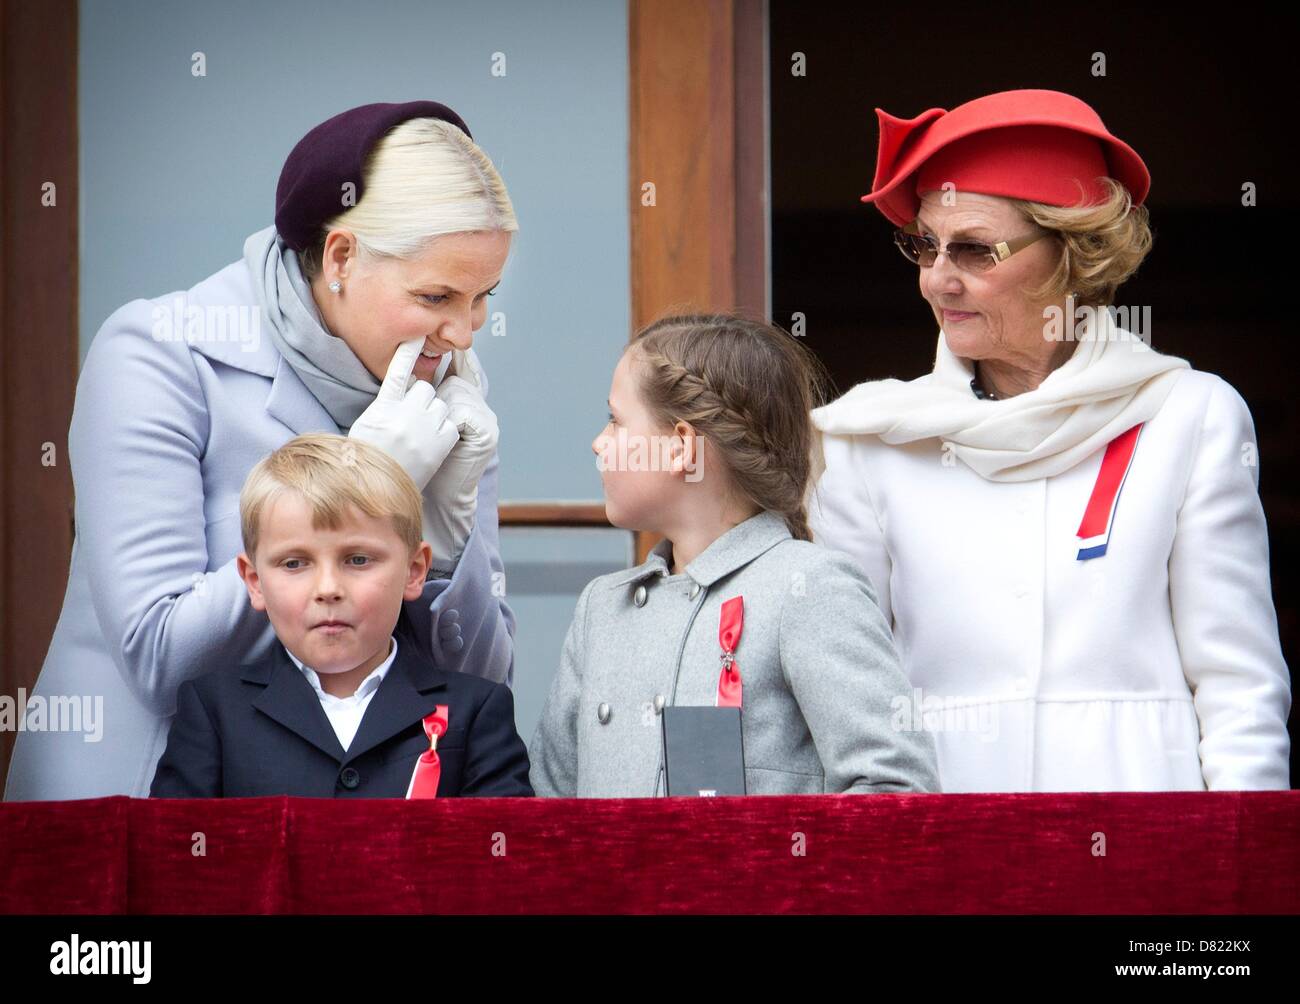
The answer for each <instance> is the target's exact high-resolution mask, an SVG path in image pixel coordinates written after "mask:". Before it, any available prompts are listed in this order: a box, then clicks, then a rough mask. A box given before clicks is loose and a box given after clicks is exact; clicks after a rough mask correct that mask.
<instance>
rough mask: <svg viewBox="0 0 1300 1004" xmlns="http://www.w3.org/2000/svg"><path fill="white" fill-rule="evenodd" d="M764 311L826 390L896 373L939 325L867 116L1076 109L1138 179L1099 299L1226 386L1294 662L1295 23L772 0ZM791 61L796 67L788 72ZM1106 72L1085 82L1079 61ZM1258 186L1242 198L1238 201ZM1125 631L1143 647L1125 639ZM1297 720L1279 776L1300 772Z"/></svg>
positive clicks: (1297, 499) (1256, 17)
mask: <svg viewBox="0 0 1300 1004" xmlns="http://www.w3.org/2000/svg"><path fill="white" fill-rule="evenodd" d="M770 9H771V35H770V53H771V110H772V111H771V114H772V120H771V137H772V150H771V156H772V161H771V171H772V284H773V285H772V312H773V319H774V320H775V321H776V323H778V324H780V325H781V326H783V327H787V328H788V327H789V326H790V323H791V315H792V314H793V313H794V312H796V311H801V312H802V313H803V314H804V315H805V317H806V318H807V329H806V341H807V344H808V346H809V347H810V348H811V349H813V350H814V351H815V352H816V353H817V354H818V355H819V357H820V358H821V359H822V360H823V362H825V364H826V365H827V367H828V369H829V371H830V373H831V376H832V378H833V379H834V382H835V385H836V386H835V391H836V393H837V394H838V393H843V392H844V391H845V390H847V389H848V388H849V387H851V386H853V385H854V384H855V383H857V382H859V381H861V380H868V379H879V378H882V377H889V376H894V377H899V378H902V379H911V378H912V377H916V376H919V375H921V374H922V373H925V372H928V371H929V370H930V369H931V367H932V365H933V354H934V339H935V336H936V334H937V331H936V329H935V326H934V320H933V317H932V315H931V313H930V310H929V307H928V306H927V305H926V304H925V302H924V301H923V300H922V299H921V297H920V293H919V291H918V289H917V284H916V267H915V266H914V265H911V264H909V263H908V262H907V261H906V260H904V258H903V257H902V256H901V255H900V254H899V253H898V251H897V249H895V248H894V246H893V244H892V242H891V240H890V233H891V226H890V224H889V222H888V221H887V220H886V219H885V218H884V217H883V216H882V215H881V214H880V213H879V212H878V211H877V210H876V209H875V208H874V207H872V206H869V205H866V204H864V203H862V202H859V201H858V200H859V196H861V195H862V194H863V193H865V192H867V191H869V190H870V188H871V180H872V176H873V174H874V169H875V153H876V142H877V131H876V116H875V111H874V109H875V108H876V107H877V106H878V107H881V108H884V109H885V110H887V111H889V112H890V113H891V114H894V115H897V116H900V117H904V118H911V117H913V116H915V115H918V114H920V113H921V112H922V111H924V110H925V109H927V108H932V107H939V108H948V109H952V108H954V107H956V106H957V105H959V104H961V103H963V102H965V101H969V100H970V99H972V98H975V97H979V96H980V95H982V94H988V93H991V92H994V91H1002V90H1012V89H1015V88H1021V87H1043V88H1050V89H1053V90H1060V91H1066V92H1068V93H1070V94H1074V95H1076V96H1078V97H1079V98H1081V99H1083V100H1084V101H1087V102H1088V103H1089V104H1090V105H1092V106H1093V108H1095V109H1096V110H1097V111H1098V113H1099V114H1100V115H1101V117H1102V121H1104V122H1105V123H1106V126H1107V127H1108V128H1109V129H1110V131H1111V132H1112V133H1114V134H1115V135H1116V136H1118V137H1119V138H1121V139H1123V140H1124V141H1125V142H1127V143H1128V144H1129V145H1130V146H1132V147H1133V148H1134V149H1135V150H1137V151H1138V153H1139V154H1140V155H1141V156H1142V158H1143V160H1145V161H1146V164H1147V167H1148V168H1149V170H1150V172H1151V178H1152V185H1151V193H1150V195H1149V197H1148V199H1147V203H1146V205H1147V206H1148V208H1149V210H1150V213H1151V222H1152V228H1153V230H1154V232H1155V244H1154V247H1153V250H1152V252H1151V254H1150V256H1149V257H1148V258H1147V260H1146V262H1145V263H1144V264H1143V266H1142V268H1141V269H1140V270H1139V272H1138V274H1137V275H1136V276H1135V277H1134V278H1133V279H1131V280H1130V281H1129V282H1128V283H1126V284H1125V285H1124V286H1123V287H1121V289H1120V291H1119V295H1118V297H1117V298H1116V304H1115V305H1116V306H1121V305H1129V306H1133V307H1138V306H1149V307H1150V308H1151V321H1152V345H1153V346H1154V347H1155V348H1156V349H1158V350H1160V351H1162V352H1167V353H1171V354H1173V355H1177V356H1182V357H1183V358H1185V359H1187V360H1188V361H1189V362H1190V363H1191V364H1192V365H1193V366H1194V367H1196V368H1197V369H1202V370H1209V371H1211V372H1214V373H1217V374H1219V375H1220V376H1222V377H1223V378H1224V379H1225V380H1227V381H1228V382H1229V383H1231V384H1232V385H1233V386H1234V387H1236V388H1237V390H1238V391H1239V392H1240V393H1241V395H1242V396H1243V397H1244V398H1245V399H1246V402H1247V403H1248V405H1249V406H1250V409H1251V412H1252V414H1253V416H1254V420H1255V428H1256V434H1257V437H1258V440H1259V450H1260V494H1261V497H1262V499H1263V504H1264V511H1265V513H1266V514H1267V517H1268V524H1269V540H1270V551H1271V564H1272V582H1273V595H1274V600H1275V603H1276V606H1277V613H1278V620H1279V627H1280V630H1281V636H1282V650H1283V654H1284V655H1285V656H1286V659H1287V664H1288V665H1289V666H1292V665H1294V660H1295V655H1296V653H1297V644H1298V643H1300V639H1298V638H1297V574H1296V571H1295V568H1296V560H1295V559H1296V557H1297V544H1298V543H1300V492H1298V491H1297V487H1298V486H1300V477H1298V475H1300V471H1298V470H1297V466H1298V462H1300V450H1297V437H1300V410H1298V409H1297V406H1296V398H1297V391H1296V388H1295V375H1296V369H1297V366H1296V361H1295V359H1296V357H1295V354H1294V353H1295V347H1294V344H1293V342H1294V337H1295V335H1294V332H1295V328H1296V321H1297V317H1300V283H1298V282H1297V272H1298V269H1297V264H1296V260H1295V257H1294V255H1293V254H1292V252H1291V250H1290V249H1291V248H1292V247H1293V245H1292V240H1293V236H1294V234H1295V226H1294V224H1295V223H1296V220H1297V192H1296V185H1295V171H1294V168H1292V169H1291V170H1287V168H1288V167H1289V166H1290V165H1289V163H1288V161H1287V160H1286V153H1287V152H1288V146H1289V145H1290V143H1289V139H1288V135H1287V134H1288V133H1289V132H1290V130H1291V128H1292V124H1293V122H1294V114H1293V112H1292V110H1291V107H1290V100H1291V98H1292V95H1293V94H1294V93H1295V87H1294V70H1295V63H1296V58H1295V55H1294V47H1293V43H1292V39H1293V38H1294V27H1295V25H1294V19H1293V18H1286V19H1277V18H1276V15H1274V14H1262V13H1259V12H1256V11H1252V10H1251V9H1250V8H1248V7H1234V8H1233V10H1232V12H1231V14H1227V15H1225V14H1223V13H1222V12H1221V13H1220V16H1218V17H1215V18H1214V19H1212V20H1211V19H1209V18H1205V17H1203V16H1198V15H1196V14H1192V13H1189V10H1190V9H1189V8H1186V7H1183V8H1167V9H1164V10H1149V11H1142V10H1136V9H1134V8H1133V7H1131V6H1124V7H1118V6H1113V7H1108V6H1107V5H1105V4H1095V3H1090V4H1088V5H1087V6H1086V7H1085V8H1077V7H1076V8H1069V7H1064V6H1063V7H1060V8H1055V9H1044V8H1033V9H1030V8H1026V9H1023V10H1019V9H1016V8H1014V7H1007V6H1004V5H997V6H988V5H984V6H975V7H966V8H954V9H952V10H948V9H945V8H944V7H942V6H939V7H936V6H935V5H933V4H925V5H912V6H907V5H903V6H901V7H900V6H898V5H891V6H888V7H886V6H883V5H875V4H873V5H870V7H867V6H866V5H863V6H862V7H861V8H857V7H851V6H849V5H842V4H825V5H812V4H808V3H797V2H792V0H771V8H770ZM796 52H802V53H804V54H805V56H806V61H807V76H805V77H795V76H793V75H792V74H791V65H792V62H791V60H792V55H793V54H794V53H796ZM1095 52H1102V53H1104V54H1105V56H1106V75H1105V76H1104V77H1095V76H1093V75H1092V66H1093V55H1092V54H1093V53H1095ZM1248 181H1249V182H1254V183H1255V185H1256V197H1257V205H1256V206H1255V207H1253V208H1247V207H1243V206H1242V204H1241V197H1242V185H1243V184H1244V183H1245V182H1248ZM1135 643H1139V642H1138V641H1137V640H1136V639H1135ZM1296 728H1297V716H1296V715H1295V713H1294V712H1293V713H1292V716H1291V721H1290V729H1291V735H1292V765H1291V776H1292V778H1293V781H1292V784H1293V786H1294V784H1295V781H1294V779H1295V778H1296V776H1297V771H1296V763H1297V745H1298V744H1297V742H1296Z"/></svg>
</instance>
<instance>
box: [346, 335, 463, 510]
mask: <svg viewBox="0 0 1300 1004" xmlns="http://www.w3.org/2000/svg"><path fill="white" fill-rule="evenodd" d="M422 348H424V338H423V336H421V337H420V338H412V339H411V340H410V341H408V342H403V343H402V344H401V345H399V346H398V347H397V351H396V352H395V353H393V361H392V362H391V363H389V364H388V372H387V373H386V374H384V382H383V383H382V384H381V385H380V387H379V393H378V394H377V395H376V396H375V399H374V401H372V402H371V403H370V406H369V407H368V408H366V410H365V411H363V412H362V413H361V415H360V416H359V417H358V418H357V420H356V422H354V423H353V425H352V428H350V429H349V430H348V437H349V438H350V439H359V440H361V441H362V442H364V443H370V444H371V445H373V446H378V447H379V448H380V449H381V450H383V451H384V452H385V453H387V454H388V455H389V456H390V457H392V458H393V459H394V460H396V461H397V462H398V463H399V464H401V465H402V469H403V470H404V471H406V473H407V474H409V475H410V476H411V480H412V481H414V482H415V487H416V490H418V491H423V490H424V486H425V485H427V484H428V483H429V479H430V478H432V477H433V474H434V472H435V471H436V470H438V468H439V467H441V466H442V464H443V462H444V461H445V460H446V458H447V455H448V454H449V453H451V451H452V448H453V447H454V446H455V445H456V440H457V438H458V437H459V434H458V433H457V431H456V426H455V424H454V423H453V421H452V416H451V414H450V408H449V407H448V403H447V402H446V401H441V400H439V399H438V397H437V395H436V393H435V392H434V389H433V385H432V384H431V383H429V382H428V381H426V380H414V381H413V380H412V379H411V371H412V370H413V369H414V368H415V361H416V360H417V359H419V358H420V350H421V349H422ZM408 384H410V385H411V387H410V389H409V390H408V389H407V385H408Z"/></svg>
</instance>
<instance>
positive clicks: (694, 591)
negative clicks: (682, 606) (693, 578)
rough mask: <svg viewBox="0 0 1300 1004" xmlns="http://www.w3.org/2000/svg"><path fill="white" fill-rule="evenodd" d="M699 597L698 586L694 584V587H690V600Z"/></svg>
mask: <svg viewBox="0 0 1300 1004" xmlns="http://www.w3.org/2000/svg"><path fill="white" fill-rule="evenodd" d="M699 595H700V584H699V583H698V582H696V583H695V584H694V585H692V586H691V599H695V597H697V596H699Z"/></svg>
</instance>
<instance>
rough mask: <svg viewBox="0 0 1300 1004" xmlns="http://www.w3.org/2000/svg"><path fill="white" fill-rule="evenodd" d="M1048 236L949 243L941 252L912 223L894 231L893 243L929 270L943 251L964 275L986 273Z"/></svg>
mask: <svg viewBox="0 0 1300 1004" xmlns="http://www.w3.org/2000/svg"><path fill="white" fill-rule="evenodd" d="M1047 235H1048V232H1047V231H1045V230H1044V231H1042V232H1040V233H1037V234H1032V235H1030V236H1028V237H1017V238H1016V239H1015V240H1013V241H998V242H997V243H995V244H985V243H984V242H983V241H950V242H949V243H948V246H947V247H946V248H942V249H940V247H939V245H938V244H937V243H936V242H935V240H934V238H933V237H929V236H926V235H924V234H919V233H917V232H916V221H915V220H913V221H912V222H911V223H909V224H908V225H907V226H905V227H903V228H902V229H901V230H895V231H894V243H895V244H896V245H898V250H900V251H902V252H903V257H904V258H906V259H907V260H908V261H910V262H911V263H912V264H913V265H920V266H921V268H929V267H930V266H931V265H933V264H934V263H935V260H936V259H937V258H938V257H939V253H940V251H941V250H942V252H943V253H944V254H946V255H947V256H948V260H949V261H951V262H952V263H953V264H954V265H956V266H957V267H958V268H959V269H961V270H962V271H963V272H987V271H988V270H989V269H991V268H992V267H993V266H994V265H996V264H997V263H998V262H1000V261H1006V260H1007V259H1008V258H1010V257H1011V256H1012V255H1013V254H1015V253H1016V252H1017V251H1023V250H1024V249H1025V248H1027V247H1029V245H1030V244H1033V243H1034V242H1035V241H1040V240H1042V239H1043V238H1044V237H1046V236H1047Z"/></svg>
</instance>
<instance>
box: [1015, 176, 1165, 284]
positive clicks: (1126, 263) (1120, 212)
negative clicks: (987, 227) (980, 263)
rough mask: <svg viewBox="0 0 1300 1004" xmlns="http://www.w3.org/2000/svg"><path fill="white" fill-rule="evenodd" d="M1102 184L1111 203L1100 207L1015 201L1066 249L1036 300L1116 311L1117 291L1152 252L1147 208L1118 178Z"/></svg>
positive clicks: (1062, 250) (1021, 210)
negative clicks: (1068, 299)
mask: <svg viewBox="0 0 1300 1004" xmlns="http://www.w3.org/2000/svg"><path fill="white" fill-rule="evenodd" d="M1101 182H1102V184H1104V185H1105V186H1106V190H1107V192H1108V193H1109V197H1108V198H1107V199H1105V201H1103V202H1100V203H1097V204H1095V205H1086V206H1049V205H1046V204H1045V203H1042V202H1027V201H1025V200H1023V199H1010V200H1009V201H1010V202H1011V204H1012V205H1013V206H1015V207H1016V208H1017V209H1019V210H1020V212H1022V213H1023V214H1024V215H1025V216H1026V217H1027V218H1028V219H1030V220H1032V221H1033V222H1035V223H1037V224H1038V225H1039V226H1041V227H1045V228H1046V229H1048V230H1049V231H1051V233H1052V236H1053V237H1054V238H1055V239H1056V242H1057V244H1058V245H1059V246H1060V249H1061V253H1060V257H1059V258H1058V260H1057V263H1056V269H1055V271H1053V273H1052V275H1051V277H1050V278H1049V279H1048V280H1047V281H1046V282H1045V283H1043V285H1042V286H1040V287H1039V288H1037V289H1035V290H1032V291H1030V294H1029V295H1030V296H1032V297H1033V298H1034V299H1051V300H1061V299H1064V298H1065V295H1066V294H1067V293H1073V294H1074V299H1075V302H1076V303H1078V304H1084V305H1087V306H1091V307H1103V306H1110V305H1111V304H1112V303H1114V301H1115V291H1116V290H1118V289H1119V287H1120V285H1121V284H1123V283H1124V282H1125V281H1126V280H1127V279H1128V278H1129V277H1130V276H1132V275H1133V273H1134V272H1136V271H1137V269H1138V266H1139V265H1141V264H1142V261H1143V259H1145V258H1146V256H1147V254H1148V253H1149V252H1150V250H1151V245H1152V242H1153V240H1154V237H1153V235H1152V233H1151V223H1150V217H1149V214H1148V213H1147V208H1146V206H1135V205H1133V197H1132V196H1131V195H1130V194H1129V191H1128V189H1127V188H1125V187H1124V186H1123V185H1122V184H1120V183H1119V182H1118V181H1116V180H1115V179H1114V178H1102V179H1101Z"/></svg>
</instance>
